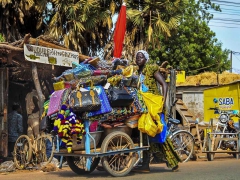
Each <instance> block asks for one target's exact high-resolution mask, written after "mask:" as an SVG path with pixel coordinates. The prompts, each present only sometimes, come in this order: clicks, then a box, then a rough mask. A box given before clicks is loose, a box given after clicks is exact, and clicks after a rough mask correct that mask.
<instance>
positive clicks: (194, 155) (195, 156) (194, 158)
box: [190, 153, 197, 161]
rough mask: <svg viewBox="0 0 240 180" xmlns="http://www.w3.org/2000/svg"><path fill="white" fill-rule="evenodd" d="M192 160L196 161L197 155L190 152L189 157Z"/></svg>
mask: <svg viewBox="0 0 240 180" xmlns="http://www.w3.org/2000/svg"><path fill="white" fill-rule="evenodd" d="M190 159H191V160H192V161H196V160H197V155H196V154H195V153H194V154H192V156H191V158H190Z"/></svg>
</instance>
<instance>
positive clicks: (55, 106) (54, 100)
mask: <svg viewBox="0 0 240 180" xmlns="http://www.w3.org/2000/svg"><path fill="white" fill-rule="evenodd" d="M64 91H65V89H62V90H58V91H54V92H53V93H52V95H51V97H50V102H49V106H48V113H47V115H48V116H50V115H52V114H54V113H57V112H58V111H59V110H60V106H61V101H62V96H63V93H64Z"/></svg>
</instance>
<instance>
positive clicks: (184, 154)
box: [167, 100, 195, 163]
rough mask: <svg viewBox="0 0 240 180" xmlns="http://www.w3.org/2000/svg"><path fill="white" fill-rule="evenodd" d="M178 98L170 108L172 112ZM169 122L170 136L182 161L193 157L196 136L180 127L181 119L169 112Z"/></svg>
mask: <svg viewBox="0 0 240 180" xmlns="http://www.w3.org/2000/svg"><path fill="white" fill-rule="evenodd" d="M176 103H177V100H175V102H174V103H173V104H172V106H171V108H170V113H171V112H172V107H173V106H175V104H176ZM167 119H168V122H167V127H168V136H169V137H170V139H171V140H172V143H173V146H174V150H175V151H176V152H177V154H178V155H179V157H180V158H181V159H182V162H183V163H184V162H187V161H188V160H189V159H190V158H191V157H193V156H194V155H193V153H194V146H195V139H194V136H193V135H192V134H191V133H190V132H189V131H187V130H182V129H180V128H179V126H178V125H179V124H180V120H178V119H174V118H172V115H171V114H169V115H168V117H167Z"/></svg>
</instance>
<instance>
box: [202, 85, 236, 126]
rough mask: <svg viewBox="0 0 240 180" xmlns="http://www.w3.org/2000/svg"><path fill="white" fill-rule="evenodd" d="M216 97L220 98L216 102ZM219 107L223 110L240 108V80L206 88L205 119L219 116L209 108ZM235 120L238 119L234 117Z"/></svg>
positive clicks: (207, 120)
mask: <svg viewBox="0 0 240 180" xmlns="http://www.w3.org/2000/svg"><path fill="white" fill-rule="evenodd" d="M214 99H216V100H218V102H217V103H214ZM211 107H212V108H213V107H218V108H219V109H221V110H240V82H238V83H234V84H228V85H224V86H219V87H216V88H210V89H206V90H204V121H206V122H209V120H210V119H211V118H213V119H215V118H218V116H219V115H218V114H214V111H213V110H209V108H211ZM234 121H236V122H237V121H238V119H237V118H234Z"/></svg>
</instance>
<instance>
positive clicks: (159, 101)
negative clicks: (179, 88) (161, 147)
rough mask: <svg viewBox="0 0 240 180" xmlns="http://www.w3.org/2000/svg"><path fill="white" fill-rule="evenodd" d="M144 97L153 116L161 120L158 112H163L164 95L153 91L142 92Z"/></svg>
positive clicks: (158, 120)
mask: <svg viewBox="0 0 240 180" xmlns="http://www.w3.org/2000/svg"><path fill="white" fill-rule="evenodd" d="M140 93H141V95H142V97H143V101H144V103H145V105H146V106H147V108H148V112H150V114H151V116H152V118H153V119H154V120H156V121H157V122H160V117H159V115H158V113H160V112H162V110H163V102H164V101H163V96H161V95H156V94H153V93H148V92H141V91H140Z"/></svg>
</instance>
